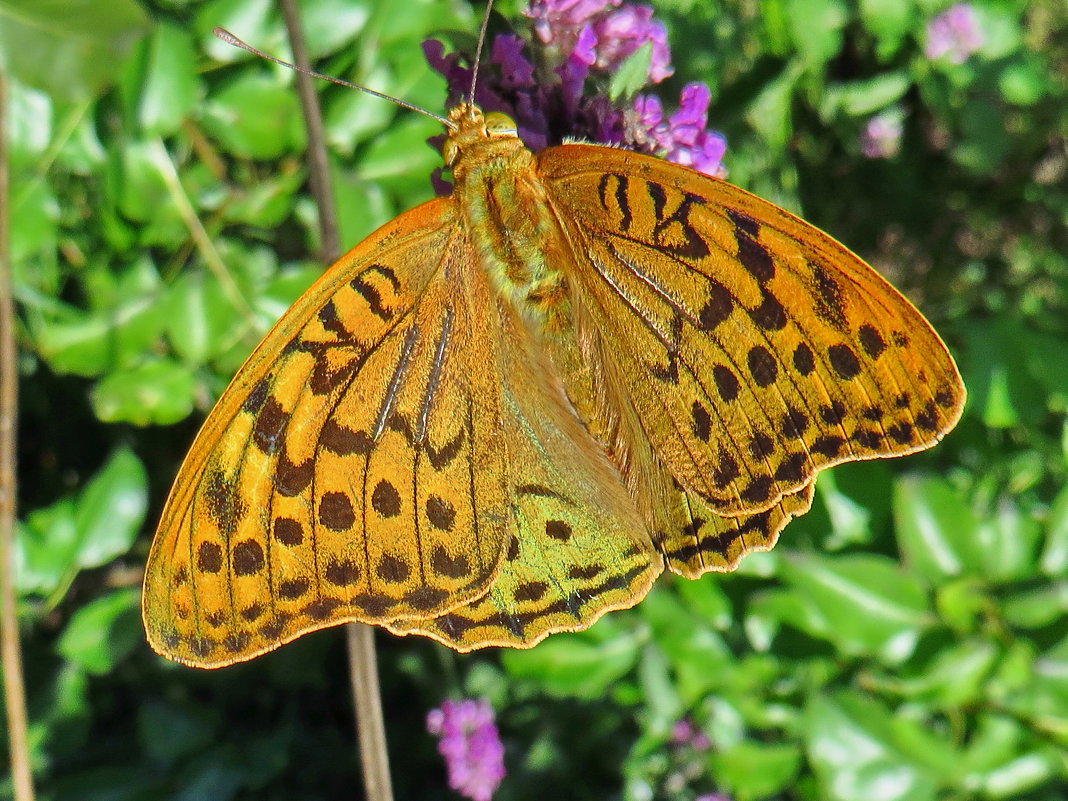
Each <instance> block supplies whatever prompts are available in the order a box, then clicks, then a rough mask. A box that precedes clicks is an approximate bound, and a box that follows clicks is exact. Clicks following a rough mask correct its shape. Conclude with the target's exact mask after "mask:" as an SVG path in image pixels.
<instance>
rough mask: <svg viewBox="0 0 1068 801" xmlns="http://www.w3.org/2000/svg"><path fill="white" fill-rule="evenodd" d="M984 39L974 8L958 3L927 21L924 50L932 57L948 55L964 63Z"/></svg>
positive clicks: (948, 57)
mask: <svg viewBox="0 0 1068 801" xmlns="http://www.w3.org/2000/svg"><path fill="white" fill-rule="evenodd" d="M984 41H985V37H984V36H983V30H982V28H980V27H979V18H978V16H977V15H976V13H975V9H974V8H972V6H971V5H970V4H969V3H957V4H956V5H954V6H952V7H951V8H949V9H948V10H946V11H943V12H942V13H941V14H939V15H938V16H937V17H935V18H934V19H932V20H931V21H930V22H929V23H928V24H927V46H926V47H925V48H924V53H925V55H926V56H927V58H929V59H932V60H933V59H939V58H945V59H946V60H948V61H949V62H951V63H953V64H963V63H964V62H965V61H967V60H968V57H969V56H970V55H971V54H972V53H974V52H975V51H976V50H978V49H979V48H980V47H982V46H983V42H984Z"/></svg>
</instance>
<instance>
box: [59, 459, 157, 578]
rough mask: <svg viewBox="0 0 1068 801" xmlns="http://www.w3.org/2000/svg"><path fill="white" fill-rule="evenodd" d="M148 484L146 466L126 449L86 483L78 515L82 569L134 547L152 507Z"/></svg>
mask: <svg viewBox="0 0 1068 801" xmlns="http://www.w3.org/2000/svg"><path fill="white" fill-rule="evenodd" d="M147 486H148V477H147V476H146V474H145V468H144V465H142V464H141V460H140V459H138V458H137V456H135V455H134V453H133V452H132V451H129V450H126V449H125V448H120V449H119V450H117V451H115V453H114V454H112V456H111V458H110V459H109V460H108V461H107V463H106V464H105V465H104V467H103V468H102V469H101V470H100V472H98V473H97V474H96V475H95V476H94V477H93V480H92V481H90V482H89V483H88V484H87V485H86V487H85V489H84V490H83V491H82V492H81V494H80V496H79V498H78V502H77V508H76V511H75V514H74V526H75V529H76V531H77V534H78V542H79V552H78V557H77V560H78V561H77V564H78V567H79V568H87V567H99V566H101V565H106V564H107V563H108V562H110V561H111V560H112V559H114V558H115V557H117V556H121V555H122V554H124V553H126V552H127V551H128V550H129V549H130V546H131V545H133V542H134V540H135V539H136V538H137V532H138V531H139V530H140V528H141V524H142V523H143V522H144V519H145V512H146V510H147V508H148V496H147Z"/></svg>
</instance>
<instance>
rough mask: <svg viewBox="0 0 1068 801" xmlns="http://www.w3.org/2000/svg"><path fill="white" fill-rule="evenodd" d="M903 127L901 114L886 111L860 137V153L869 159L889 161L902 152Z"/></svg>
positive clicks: (877, 116) (873, 118) (866, 127)
mask: <svg viewBox="0 0 1068 801" xmlns="http://www.w3.org/2000/svg"><path fill="white" fill-rule="evenodd" d="M902 132H903V126H902V122H901V114H900V113H899V112H897V111H884V112H882V113H881V114H876V115H875V116H874V117H872V118H871V119H870V120H868V124H867V125H865V126H864V131H863V133H861V135H860V151H861V152H862V153H863V154H864V155H865V156H866V157H867V158H869V159H889V158H893V157H894V156H896V155H897V154H898V153H899V152H900V151H901V135H902Z"/></svg>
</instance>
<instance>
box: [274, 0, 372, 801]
mask: <svg viewBox="0 0 1068 801" xmlns="http://www.w3.org/2000/svg"><path fill="white" fill-rule="evenodd" d="M280 4H281V7H282V14H283V15H284V17H285V21H286V27H287V28H288V30H289V41H290V45H291V47H292V49H293V60H294V61H295V62H296V64H297V66H298V67H302V68H304V69H305V70H307V69H310V64H309V61H308V51H307V48H306V47H305V43H304V34H303V31H302V30H301V25H300V19H299V16H298V14H297V8H296V2H295V0H280ZM297 90H298V92H299V93H300V102H301V105H302V106H303V108H304V122H305V125H306V127H307V131H308V173H309V176H308V177H309V180H310V182H311V188H312V193H313V194H314V195H315V201H316V204H317V205H318V207H319V230H320V232H321V239H322V246H321V251H322V257H323V259H324V260H325V261H329V262H333V261H335V260H336V259H337V258H338V256H340V255H341V254H340V247H339V245H338V233H337V215H336V213H335V211H334V198H333V195H332V194H331V192H330V175H329V172H328V170H327V161H326V141H325V137H324V136H323V122H322V115H321V113H320V110H319V97H318V95H317V94H316V92H315V87H314V86H313V85H312V78H311V76H310V75H308V74H307V73H305V72H300V71H298V72H297ZM345 636H346V642H347V645H348V655H349V677H350V681H351V682H352V695H353V699H354V705H355V712H356V731H357V733H358V735H359V743H360V764H361V766H362V768H363V784H364V792H365V794H366V797H367V801H392V799H393V786H392V783H391V781H390V775H389V755H388V752H387V750H386V732H385V726H384V725H383V720H382V698H381V695H380V693H379V688H378V664H377V660H376V658H375V640H374V629H372V628H371V627H370V626H367V625H363V624H360V623H354V624H350V625H348V626H346V627H345Z"/></svg>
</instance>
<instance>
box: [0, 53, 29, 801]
mask: <svg viewBox="0 0 1068 801" xmlns="http://www.w3.org/2000/svg"><path fill="white" fill-rule="evenodd" d="M6 112H7V79H6V77H5V76H4V75H3V73H0V662H2V663H3V666H4V705H5V706H6V707H7V729H8V740H9V741H10V752H11V782H12V785H13V786H14V790H15V801H33V798H34V792H33V775H32V773H31V771H30V747H29V738H28V736H27V718H26V685H25V682H24V680H23V676H22V647H21V644H20V642H19V621H18V613H17V610H16V606H15V598H16V596H15V565H14V562H13V561H12V556H13V548H12V545H13V544H14V536H15V500H16V497H17V496H16V492H17V483H16V478H15V439H16V433H17V431H18V426H17V420H18V367H17V366H16V362H15V360H16V356H17V352H16V349H15V303H14V301H13V299H12V294H11V293H12V275H11V253H10V250H9V248H8V233H9V232H8V222H9V218H8V209H9V204H8V198H10V196H11V193H10V191H9V190H10V186H9V175H8V163H7V137H6V131H7V113H6Z"/></svg>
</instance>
